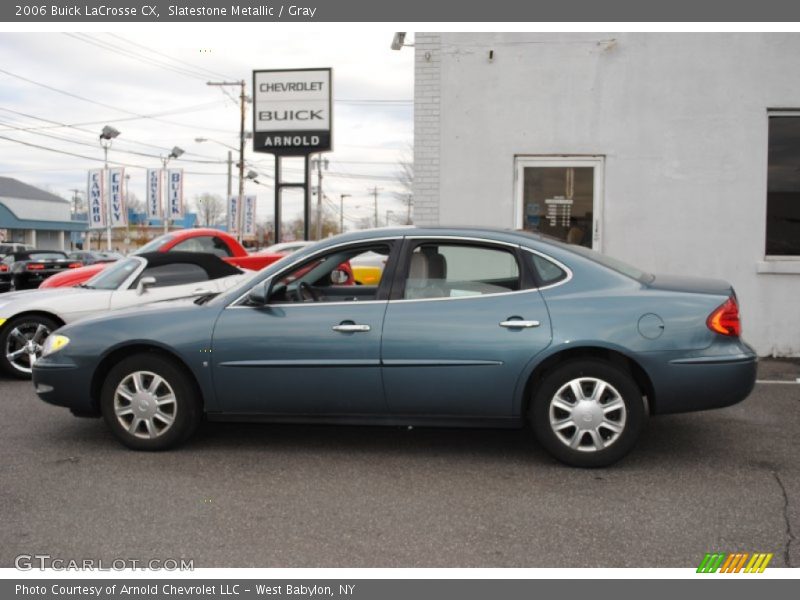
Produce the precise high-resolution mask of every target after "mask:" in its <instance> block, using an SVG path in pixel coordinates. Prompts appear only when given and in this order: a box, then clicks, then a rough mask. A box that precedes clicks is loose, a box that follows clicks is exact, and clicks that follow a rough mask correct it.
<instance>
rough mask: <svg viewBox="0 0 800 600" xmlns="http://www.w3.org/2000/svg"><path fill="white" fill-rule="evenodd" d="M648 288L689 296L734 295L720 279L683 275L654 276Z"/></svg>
mask: <svg viewBox="0 0 800 600" xmlns="http://www.w3.org/2000/svg"><path fill="white" fill-rule="evenodd" d="M648 286H649V287H651V288H653V289H656V290H665V291H670V292H688V293H690V294H713V295H717V296H726V297H727V296H731V295H735V294H734V291H733V286H732V285H731V284H730V283H728V282H727V281H723V280H722V279H706V278H704V277H686V276H683V275H655V279H653V281H651V282H650V283H648Z"/></svg>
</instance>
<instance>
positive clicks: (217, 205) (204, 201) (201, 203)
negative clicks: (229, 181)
mask: <svg viewBox="0 0 800 600" xmlns="http://www.w3.org/2000/svg"><path fill="white" fill-rule="evenodd" d="M194 206H195V210H196V211H197V221H198V223H199V224H200V225H203V226H205V227H210V226H212V225H218V224H219V223H220V221H221V220H222V217H223V216H224V215H225V201H224V200H223V199H222V197H221V196H217V195H216V194H208V193H206V194H200V195H199V196H195V199H194Z"/></svg>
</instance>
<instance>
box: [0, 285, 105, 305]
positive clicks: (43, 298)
mask: <svg viewBox="0 0 800 600" xmlns="http://www.w3.org/2000/svg"><path fill="white" fill-rule="evenodd" d="M93 292H94V293H103V292H105V293H108V292H107V290H91V289H86V288H53V289H48V290H20V291H19V292H8V293H6V294H3V295H0V310H2V309H4V308H6V307H8V306H9V305H11V304H22V303H24V304H30V305H37V306H38V305H40V304H43V303H47V304H51V305H52V304H53V303H56V305H57V303H58V300H59V299H63V298H66V297H67V296H72V295H74V294H91V293H93Z"/></svg>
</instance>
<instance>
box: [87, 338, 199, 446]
mask: <svg viewBox="0 0 800 600" xmlns="http://www.w3.org/2000/svg"><path fill="white" fill-rule="evenodd" d="M135 373H142V376H141V377H142V378H143V379H141V380H140V382H141V383H142V386H141V387H142V388H144V389H147V388H152V387H153V382H154V380H155V377H152V378H151V377H150V375H147V374H151V375H153V376H158V377H160V378H161V379H162V380H163V382H164V383H166V387H165V386H164V385H163V384H156V388H155V389H154V390H153V389H151V391H154V392H155V397H157V398H160V399H164V398H167V397H169V393H168V392H169V391H171V392H172V396H173V397H174V402H173V403H172V404H168V405H164V407H163V410H164V411H165V412H164V413H163V414H166V415H167V416H169V415H170V414H171V416H172V422H171V424H169V425H165V421H164V417H163V416H160V415H158V414H154V411H155V412H158V410H157V409H155V408H154V405H153V396H152V395H150V396H147V395H145V396H142V397H138V396H134V394H132V393H131V392H133V391H134V387H132V386H134V379H135V375H134V374H135ZM123 382H125V386H124V389H123V390H122V391H123V393H127V394H128V395H129V396H131V397H132V399H131V401H130V402H128V401H127V400H126V399H125V398H123V396H122V395H120V396H119V397H117V391H118V388H119V386H120V385H121V384H123ZM115 402H116V403H117V406H119V408H120V409H121V410H125V409H126V408H127V406H128V405H129V406H130V407H131V408H130V411H129V412H128V414H124V415H121V416H120V417H119V418H118V417H117V415H116V412H115ZM100 409H101V412H102V414H103V418H104V419H105V421H106V424H107V425H108V427H109V428H110V429H111V432H112V433H113V434H114V436H115V437H116V438H117V439H118V440H119V441H120V442H122V443H123V444H124V445H126V446H128V448H132V449H134V450H167V449H169V448H173V447H175V446H177V445H179V444H181V443H182V442H184V441H185V440H186V439H188V438H189V436H191V435H192V434H193V433H194V432H195V430H196V429H197V426H198V425H199V423H200V419H201V417H202V403H201V400H200V394H199V392H198V390H197V387H196V385H195V382H194V381H193V380H192V379H191V377H190V376H189V375H187V374H186V372H185V371H184V369H182V368H181V367H180V366H179V365H178V364H177V363H176V362H175V361H174V360H173V359H171V358H169V357H167V356H164V355H163V354H158V353H142V354H135V355H133V356H130V357H128V358H126V359H124V360H122V361H120V362H119V363H117V364H116V365H115V366H114V367H113V368H112V369H111V371H110V372H109V373H108V375H107V376H106V379H105V381H104V382H103V387H102V391H101V395H100ZM143 417H144V418H145V420H144V421H142V420H141V419H142V418H143ZM137 418H138V419H140V422H139V424H138V425H134V421H135V420H136V419H137ZM147 420H149V421H150V423H147V422H146V421H147ZM123 423H125V424H126V425H127V427H126V426H124V425H123ZM132 427H133V430H132V429H131V428H132ZM159 427H162V428H163V429H160V430H159ZM145 436H146V437H145Z"/></svg>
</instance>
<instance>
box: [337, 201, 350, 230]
mask: <svg viewBox="0 0 800 600" xmlns="http://www.w3.org/2000/svg"><path fill="white" fill-rule="evenodd" d="M349 197H350V194H339V233H344V199H345V198H349Z"/></svg>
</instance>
